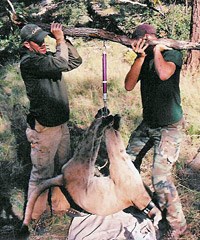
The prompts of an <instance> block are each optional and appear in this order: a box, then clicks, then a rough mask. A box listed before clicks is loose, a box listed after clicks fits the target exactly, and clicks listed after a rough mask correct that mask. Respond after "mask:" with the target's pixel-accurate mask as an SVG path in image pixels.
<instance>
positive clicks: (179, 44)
mask: <svg viewBox="0 0 200 240" xmlns="http://www.w3.org/2000/svg"><path fill="white" fill-rule="evenodd" d="M38 25H39V26H40V27H42V28H43V29H44V30H46V31H49V29H50V26H49V25H47V24H42V23H38ZM63 32H64V34H65V35H66V36H71V37H90V38H97V39H102V40H109V41H112V42H117V43H120V44H122V45H125V46H127V47H130V46H131V43H132V42H133V39H131V38H128V37H127V36H126V35H118V34H115V33H113V32H108V31H105V30H103V29H95V28H84V27H80V28H64V29H63ZM158 43H161V44H165V45H167V46H168V47H171V48H174V49H178V50H183V49H187V50H191V49H196V50H200V43H198V42H187V41H178V40H173V39H164V38H160V39H157V40H154V41H149V44H150V45H156V44H158Z"/></svg>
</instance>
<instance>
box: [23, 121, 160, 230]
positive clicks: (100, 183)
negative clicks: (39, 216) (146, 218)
mask: <svg viewBox="0 0 200 240" xmlns="http://www.w3.org/2000/svg"><path fill="white" fill-rule="evenodd" d="M110 122H113V120H112V121H110ZM101 124H102V120H101V119H96V120H95V121H94V122H93V123H92V125H91V126H90V128H89V129H88V132H87V134H86V136H85V138H84V140H83V142H82V143H81V144H80V145H79V146H78V149H77V151H76V153H75V154H74V156H73V158H72V159H71V160H70V161H69V162H68V163H66V164H65V165H64V166H63V169H62V172H63V174H62V175H59V176H58V177H57V178H54V179H50V180H47V181H48V183H47V184H46V185H45V183H44V184H43V187H40V190H39V191H41V189H44V186H45V187H47V186H48V187H49V186H50V185H56V184H57V185H64V187H65V188H66V189H67V190H68V192H69V193H70V195H71V197H72V198H73V200H74V201H75V202H76V204H78V205H79V206H80V207H81V208H83V209H84V210H86V211H88V212H90V213H92V214H96V215H100V216H106V215H110V214H113V213H116V212H119V211H121V210H123V209H125V208H127V207H129V206H133V205H135V206H136V207H137V208H138V209H140V210H143V209H144V208H145V207H146V206H147V205H148V204H149V202H150V201H151V198H150V196H149V194H148V193H147V192H146V190H145V188H144V185H143V182H142V179H141V176H140V174H139V172H138V171H137V170H136V168H135V167H134V165H133V164H132V162H131V159H130V157H129V155H128V154H127V153H126V150H125V146H124V143H123V141H122V138H121V135H120V133H119V131H116V130H115V129H114V128H113V127H112V126H109V125H111V123H107V126H106V127H107V129H106V130H105V139H106V148H107V152H108V157H109V161H110V176H108V177H96V176H94V169H95V161H96V157H97V154H98V149H99V145H100V141H101V136H102V134H101V136H98V134H99V128H100V127H101ZM106 127H105V128H106ZM37 195H38V192H37V193H35V194H33V196H31V197H30V199H29V202H28V204H27V209H26V215H25V219H24V224H25V225H28V223H29V221H30V212H31V211H32V210H31V209H32V207H33V206H32V204H34V201H35V200H34V199H36V198H37ZM155 209H156V210H155ZM155 209H154V212H155V214H157V220H156V221H157V222H158V221H159V220H160V219H161V214H160V211H159V210H158V209H157V208H156V207H155Z"/></svg>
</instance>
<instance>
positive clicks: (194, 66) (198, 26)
mask: <svg viewBox="0 0 200 240" xmlns="http://www.w3.org/2000/svg"><path fill="white" fill-rule="evenodd" d="M199 19H200V0H194V2H193V6H192V19H191V41H192V42H200V21H199ZM186 65H187V70H190V72H191V73H192V74H194V73H195V74H196V73H199V72H200V52H199V51H197V50H192V51H190V52H189V53H188V57H187V63H186Z"/></svg>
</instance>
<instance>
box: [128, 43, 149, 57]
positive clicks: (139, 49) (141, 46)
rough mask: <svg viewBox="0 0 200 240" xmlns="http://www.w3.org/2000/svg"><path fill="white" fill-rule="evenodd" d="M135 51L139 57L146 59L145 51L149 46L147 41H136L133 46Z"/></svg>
mask: <svg viewBox="0 0 200 240" xmlns="http://www.w3.org/2000/svg"><path fill="white" fill-rule="evenodd" d="M131 46H132V49H133V51H134V52H135V53H136V54H137V55H138V57H146V53H145V49H146V48H147V47H148V46H149V44H148V43H147V42H146V40H145V39H142V38H140V39H139V40H134V41H133V43H132V44H131Z"/></svg>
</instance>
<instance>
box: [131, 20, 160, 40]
mask: <svg viewBox="0 0 200 240" xmlns="http://www.w3.org/2000/svg"><path fill="white" fill-rule="evenodd" d="M145 34H156V29H155V27H154V26H152V25H150V24H147V23H144V24H141V25H139V26H137V27H136V29H135V31H134V32H133V35H132V38H141V37H144V35H145Z"/></svg>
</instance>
